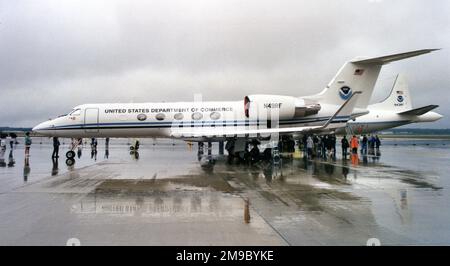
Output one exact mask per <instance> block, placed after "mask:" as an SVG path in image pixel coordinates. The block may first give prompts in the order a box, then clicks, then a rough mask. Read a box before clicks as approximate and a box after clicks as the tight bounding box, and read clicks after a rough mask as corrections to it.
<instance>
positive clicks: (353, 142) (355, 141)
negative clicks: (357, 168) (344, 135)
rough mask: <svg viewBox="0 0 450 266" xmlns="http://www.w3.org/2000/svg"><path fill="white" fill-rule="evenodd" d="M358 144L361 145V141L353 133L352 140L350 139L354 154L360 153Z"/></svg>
mask: <svg viewBox="0 0 450 266" xmlns="http://www.w3.org/2000/svg"><path fill="white" fill-rule="evenodd" d="M358 146H359V141H358V138H357V137H356V136H355V135H353V137H352V140H351V141H350V147H351V148H352V153H353V154H355V153H356V154H358Z"/></svg>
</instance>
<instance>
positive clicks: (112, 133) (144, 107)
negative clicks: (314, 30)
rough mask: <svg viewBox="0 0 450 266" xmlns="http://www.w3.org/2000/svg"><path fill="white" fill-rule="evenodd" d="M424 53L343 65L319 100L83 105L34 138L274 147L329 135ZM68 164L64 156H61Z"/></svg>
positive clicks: (362, 110)
mask: <svg viewBox="0 0 450 266" xmlns="http://www.w3.org/2000/svg"><path fill="white" fill-rule="evenodd" d="M435 50H437V49H424V50H417V51H411V52H406V53H399V54H393V55H387V56H382V57H375V58H367V57H357V58H355V59H353V60H350V61H348V62H346V63H345V64H344V65H343V66H342V67H341V69H340V70H339V71H338V73H337V74H336V76H335V77H334V78H333V79H332V80H331V82H330V83H329V84H328V85H327V86H326V88H325V89H324V90H323V91H322V92H320V93H319V94H316V95H312V96H306V97H295V96H282V95H248V96H245V97H244V99H243V100H240V101H223V102H173V103H107V104H83V105H79V106H77V107H75V108H74V109H73V110H72V111H71V112H70V113H69V114H67V115H63V116H60V117H58V118H55V119H51V120H49V121H45V122H43V123H40V124H39V125H37V126H35V127H34V128H33V132H35V133H37V134H39V135H43V136H56V137H66V138H94V137H96V138H97V137H113V138H130V137H131V138H133V137H137V138H146V137H147V138H178V139H183V140H187V141H194V142H217V141H223V140H226V139H230V138H245V139H262V138H265V139H267V138H271V139H276V141H278V136H279V135H280V134H290V135H294V136H297V135H301V134H311V133H322V134H323V133H326V132H334V131H335V130H336V129H339V128H343V127H345V126H346V125H347V122H348V121H349V120H350V119H353V118H355V117H358V116H361V115H365V114H367V113H368V111H367V106H368V103H369V101H370V98H371V96H372V92H373V89H374V87H375V83H376V81H377V79H378V76H379V73H380V71H381V68H382V66H383V65H385V64H388V63H391V62H394V61H398V60H403V59H406V58H410V57H414V56H418V55H422V54H427V53H430V52H433V51H435ZM66 155H67V157H68V158H69V152H68V153H67V154H66Z"/></svg>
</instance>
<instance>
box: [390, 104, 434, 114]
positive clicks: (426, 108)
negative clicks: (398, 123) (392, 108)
mask: <svg viewBox="0 0 450 266" xmlns="http://www.w3.org/2000/svg"><path fill="white" fill-rule="evenodd" d="M438 107H439V105H427V106H424V107H420V108H415V109H412V110H408V111H405V112H401V113H398V114H399V115H417V116H419V115H423V114H426V113H428V112H429V111H431V110H434V109H436V108H438Z"/></svg>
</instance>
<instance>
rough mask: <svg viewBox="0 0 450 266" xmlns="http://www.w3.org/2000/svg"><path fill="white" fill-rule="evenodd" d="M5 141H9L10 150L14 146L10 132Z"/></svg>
mask: <svg viewBox="0 0 450 266" xmlns="http://www.w3.org/2000/svg"><path fill="white" fill-rule="evenodd" d="M6 143H9V147H10V148H11V150H12V149H13V148H14V141H13V139H12V136H11V133H10V134H8V136H7V137H6Z"/></svg>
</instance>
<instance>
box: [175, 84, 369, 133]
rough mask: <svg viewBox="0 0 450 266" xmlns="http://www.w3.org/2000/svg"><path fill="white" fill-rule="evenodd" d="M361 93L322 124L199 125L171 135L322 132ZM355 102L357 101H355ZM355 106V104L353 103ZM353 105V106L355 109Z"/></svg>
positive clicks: (328, 127) (180, 129)
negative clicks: (283, 126)
mask: <svg viewBox="0 0 450 266" xmlns="http://www.w3.org/2000/svg"><path fill="white" fill-rule="evenodd" d="M358 94H361V92H360V91H356V92H354V93H353V94H352V96H350V98H349V99H348V100H346V101H345V102H344V104H342V105H341V107H339V109H338V110H337V112H336V113H335V114H334V115H333V116H332V117H331V118H330V119H328V121H327V122H326V123H325V124H323V125H321V126H304V127H285V128H249V129H247V128H242V127H240V128H234V127H198V128H172V130H171V137H175V138H215V137H249V136H250V137H252V136H253V137H257V136H263V137H266V136H267V137H268V136H270V134H287V133H301V132H320V131H326V130H329V129H330V125H331V124H332V122H333V120H334V119H335V118H336V117H337V116H338V115H340V114H341V113H344V112H350V113H351V110H348V108H345V107H346V106H347V105H348V104H349V102H350V101H351V100H352V99H353V98H355V96H356V95H358ZM353 103H355V102H353ZM353 107H354V105H353ZM353 107H352V108H351V109H352V110H353Z"/></svg>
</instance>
